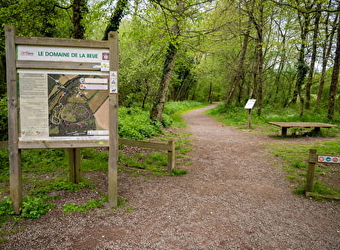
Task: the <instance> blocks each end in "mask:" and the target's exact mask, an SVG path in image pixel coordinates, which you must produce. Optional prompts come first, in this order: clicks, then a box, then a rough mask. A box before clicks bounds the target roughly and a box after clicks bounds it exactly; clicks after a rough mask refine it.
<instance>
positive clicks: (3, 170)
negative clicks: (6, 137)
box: [0, 148, 9, 182]
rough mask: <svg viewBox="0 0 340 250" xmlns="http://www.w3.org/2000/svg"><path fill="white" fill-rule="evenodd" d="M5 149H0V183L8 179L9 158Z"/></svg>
mask: <svg viewBox="0 0 340 250" xmlns="http://www.w3.org/2000/svg"><path fill="white" fill-rule="evenodd" d="M8 157H9V156H8V150H7V148H1V149H0V182H5V181H7V180H8V178H9V158H8Z"/></svg>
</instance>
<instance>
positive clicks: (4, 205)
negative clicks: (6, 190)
mask: <svg viewBox="0 0 340 250" xmlns="http://www.w3.org/2000/svg"><path fill="white" fill-rule="evenodd" d="M13 214H14V210H13V208H12V201H11V199H10V198H8V197H5V199H4V200H2V201H0V216H5V215H13Z"/></svg>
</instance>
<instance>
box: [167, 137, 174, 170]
mask: <svg viewBox="0 0 340 250" xmlns="http://www.w3.org/2000/svg"><path fill="white" fill-rule="evenodd" d="M168 144H169V147H170V149H169V150H168V173H169V174H171V173H172V170H173V169H174V167H175V142H174V141H173V140H170V141H168Z"/></svg>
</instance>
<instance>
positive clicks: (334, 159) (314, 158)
mask: <svg viewBox="0 0 340 250" xmlns="http://www.w3.org/2000/svg"><path fill="white" fill-rule="evenodd" d="M318 163H324V164H339V163H340V157H339V156H331V155H318V154H317V152H316V149H310V150H309V160H308V169H307V177H306V196H309V195H310V193H311V192H313V188H314V174H315V167H316V164H318Z"/></svg>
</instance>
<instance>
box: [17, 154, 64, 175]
mask: <svg viewBox="0 0 340 250" xmlns="http://www.w3.org/2000/svg"><path fill="white" fill-rule="evenodd" d="M22 166H23V169H24V170H26V171H29V172H34V173H42V172H53V171H56V170H58V169H59V168H60V167H62V168H65V167H66V166H67V161H66V157H65V151H64V150H63V149H30V150H25V151H22Z"/></svg>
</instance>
